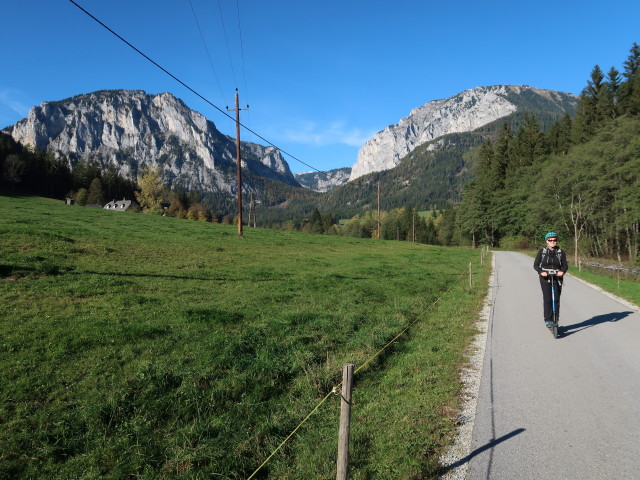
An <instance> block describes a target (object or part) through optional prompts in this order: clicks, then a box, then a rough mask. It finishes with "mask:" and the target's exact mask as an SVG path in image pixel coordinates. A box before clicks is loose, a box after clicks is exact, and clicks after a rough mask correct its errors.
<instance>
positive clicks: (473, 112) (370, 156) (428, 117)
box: [349, 85, 577, 180]
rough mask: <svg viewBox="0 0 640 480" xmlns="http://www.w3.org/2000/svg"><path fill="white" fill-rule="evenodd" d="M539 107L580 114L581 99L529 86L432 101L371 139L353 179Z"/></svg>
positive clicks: (485, 89) (476, 91)
mask: <svg viewBox="0 0 640 480" xmlns="http://www.w3.org/2000/svg"><path fill="white" fill-rule="evenodd" d="M534 105H535V108H534V109H533V110H534V111H535V109H540V110H543V109H544V110H545V111H554V112H559V113H563V112H565V111H570V110H572V109H575V107H576V105H577V97H575V96H574V95H571V94H568V93H562V92H555V91H551V90H541V89H537V88H533V87H529V86H526V85H498V86H492V87H478V88H474V89H471V90H466V91H464V92H462V93H459V94H458V95H455V96H453V97H451V98H448V99H446V100H434V101H431V102H428V103H427V104H425V105H423V106H422V107H418V108H416V109H415V110H413V111H412V112H411V113H410V114H409V116H408V117H405V118H403V119H401V120H400V123H398V124H397V125H390V126H388V127H387V128H385V129H384V130H382V131H381V132H378V133H377V134H376V135H374V136H373V137H372V138H371V139H369V140H368V141H367V142H366V143H365V144H364V145H363V147H362V148H361V149H360V151H359V152H358V160H357V162H356V163H355V165H354V166H353V168H352V171H351V176H350V178H349V180H354V179H356V178H358V177H361V176H362V175H366V174H367V173H371V172H378V171H382V170H388V169H390V168H393V167H395V166H396V165H398V163H399V162H400V160H401V159H402V158H403V157H405V156H406V155H407V154H408V153H410V152H411V151H412V150H413V149H415V148H416V147H418V146H419V145H422V144H423V143H426V142H428V141H431V140H434V139H436V138H438V137H441V136H443V135H446V134H449V133H460V132H471V131H473V130H476V129H478V128H480V127H482V126H484V125H487V124H489V123H491V122H494V121H495V120H498V119H500V118H502V117H506V116H507V115H510V114H512V113H514V112H516V110H518V109H520V108H527V107H529V106H534Z"/></svg>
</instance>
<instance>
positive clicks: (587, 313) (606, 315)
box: [465, 252, 640, 480]
mask: <svg viewBox="0 0 640 480" xmlns="http://www.w3.org/2000/svg"><path fill="white" fill-rule="evenodd" d="M494 255H495V271H494V285H493V302H492V303H493V305H492V308H491V315H490V318H489V324H488V333H487V344H486V350H485V358H484V365H483V372H482V380H481V383H480V389H479V394H478V404H477V408H476V416H475V422H474V427H473V436H472V444H471V453H470V454H469V456H468V457H467V458H466V459H465V460H466V461H468V469H467V475H466V478H467V479H468V480H479V479H509V480H512V479H535V480H544V479H554V480H560V479H572V480H573V479H598V480H600V479H609V478H612V479H613V478H615V479H638V478H640V414H639V410H640V313H638V312H637V311H634V310H633V309H631V308H629V307H628V306H625V305H623V304H621V303H619V302H617V301H616V300H614V299H612V298H610V297H609V296H607V295H605V294H603V293H601V292H599V291H596V290H594V289H593V288H592V287H590V286H588V285H586V284H584V283H582V282H580V281H579V280H577V279H575V278H571V277H569V278H565V281H564V289H563V292H562V300H561V306H562V308H561V313H560V331H561V337H560V338H558V339H557V340H555V339H554V338H553V336H552V335H551V334H550V332H549V331H548V330H547V328H545V326H544V323H543V320H542V318H543V317H542V293H541V291H540V286H539V283H538V279H537V274H536V272H535V271H534V270H533V268H532V265H533V259H532V258H530V257H527V256H525V255H522V254H518V253H513V252H495V253H494Z"/></svg>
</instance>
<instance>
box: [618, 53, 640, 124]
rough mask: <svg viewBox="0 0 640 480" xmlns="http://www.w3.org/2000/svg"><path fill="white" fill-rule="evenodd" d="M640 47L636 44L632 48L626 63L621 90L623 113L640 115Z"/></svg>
mask: <svg viewBox="0 0 640 480" xmlns="http://www.w3.org/2000/svg"><path fill="white" fill-rule="evenodd" d="M639 71H640V45H638V44H637V43H634V44H633V46H632V47H631V50H630V53H629V57H628V58H627V61H626V62H624V72H622V75H623V76H624V78H625V82H624V83H623V84H622V87H621V89H620V97H621V98H620V104H621V110H622V113H630V114H632V115H637V114H638V113H640V103H639V101H640V91H639V90H640V87H639V86H638V77H640V75H639V74H638V72H639Z"/></svg>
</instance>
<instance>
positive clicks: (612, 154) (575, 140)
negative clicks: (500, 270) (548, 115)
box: [451, 43, 640, 260]
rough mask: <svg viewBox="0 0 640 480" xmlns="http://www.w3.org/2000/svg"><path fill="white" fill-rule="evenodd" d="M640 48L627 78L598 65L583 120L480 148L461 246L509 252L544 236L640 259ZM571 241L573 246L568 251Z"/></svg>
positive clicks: (459, 213)
mask: <svg viewBox="0 0 640 480" xmlns="http://www.w3.org/2000/svg"><path fill="white" fill-rule="evenodd" d="M639 69H640V46H638V45H637V44H636V43H634V44H633V46H632V48H631V50H630V54H629V56H628V58H627V60H626V61H625V62H624V70H623V72H622V73H620V72H619V71H618V70H617V69H616V68H615V67H611V68H610V69H609V71H608V73H607V74H606V75H605V74H604V73H603V71H602V69H601V68H600V67H599V66H598V65H596V66H595V67H594V68H593V70H592V72H591V75H590V78H589V80H588V81H587V85H586V87H585V88H584V89H583V91H582V92H581V95H580V101H579V106H578V110H577V112H576V115H575V117H573V118H571V117H570V116H568V115H566V116H565V117H564V118H563V119H561V120H560V121H558V122H556V123H555V124H553V125H552V126H551V128H550V129H549V131H548V132H547V133H546V134H545V133H543V132H542V130H541V129H540V128H539V126H538V124H537V120H536V118H535V117H534V116H533V115H529V116H528V117H527V119H526V121H525V124H524V125H523V126H521V127H520V128H519V129H518V130H517V131H515V132H514V131H513V130H512V128H511V127H510V126H508V125H504V127H503V128H502V130H501V131H500V132H499V133H498V135H497V137H496V138H494V139H490V140H487V141H485V142H484V143H483V144H482V145H481V146H480V149H479V153H478V161H477V167H476V168H477V170H476V175H475V177H474V179H473V180H472V181H471V182H469V183H468V184H466V186H465V192H464V195H463V199H462V201H461V202H460V203H459V204H458V205H456V206H455V208H453V211H452V212H451V215H452V216H454V217H455V221H454V224H455V229H454V232H453V234H452V236H451V241H452V242H453V243H459V244H463V243H467V244H469V243H470V244H472V245H475V244H478V243H482V244H487V245H500V246H507V247H514V246H528V245H530V244H537V243H539V242H540V239H541V238H542V235H543V234H544V232H545V231H549V230H553V231H556V232H558V233H559V234H560V236H561V239H566V240H571V242H570V248H571V249H572V250H573V251H574V254H575V255H576V259H577V255H578V252H579V251H582V252H584V253H585V254H588V255H592V256H598V257H613V258H618V259H621V258H623V257H624V258H627V259H630V260H636V259H637V256H638V248H639V244H638V242H639V225H640V195H639V193H640V177H639V175H640V118H639V116H640V74H639ZM566 240H565V243H566Z"/></svg>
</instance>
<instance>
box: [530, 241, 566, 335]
mask: <svg viewBox="0 0 640 480" xmlns="http://www.w3.org/2000/svg"><path fill="white" fill-rule="evenodd" d="M544 239H545V242H546V246H544V247H542V248H541V249H540V250H539V251H538V254H537V255H536V259H535V260H534V262H533V268H534V269H535V271H536V272H538V277H539V279H540V288H541V289H542V304H543V307H544V324H545V325H546V326H547V327H551V326H552V325H553V321H554V319H553V313H554V307H555V311H556V318H557V315H558V314H559V312H560V294H561V293H562V277H563V275H564V274H565V273H566V272H567V270H568V269H569V265H568V264H567V258H566V256H565V254H564V252H563V251H562V250H561V249H560V247H559V246H558V234H557V233H556V232H549V233H547V234H546V235H545V236H544ZM554 271H555V275H556V276H557V280H556V282H555V285H554V286H555V292H554V295H553V296H552V291H551V289H552V283H551V282H552V281H553V278H552V277H553V274H554V273H553V272H554ZM553 297H555V302H553V300H554V298H553ZM552 302H553V303H555V306H554V305H553V303H552Z"/></svg>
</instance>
